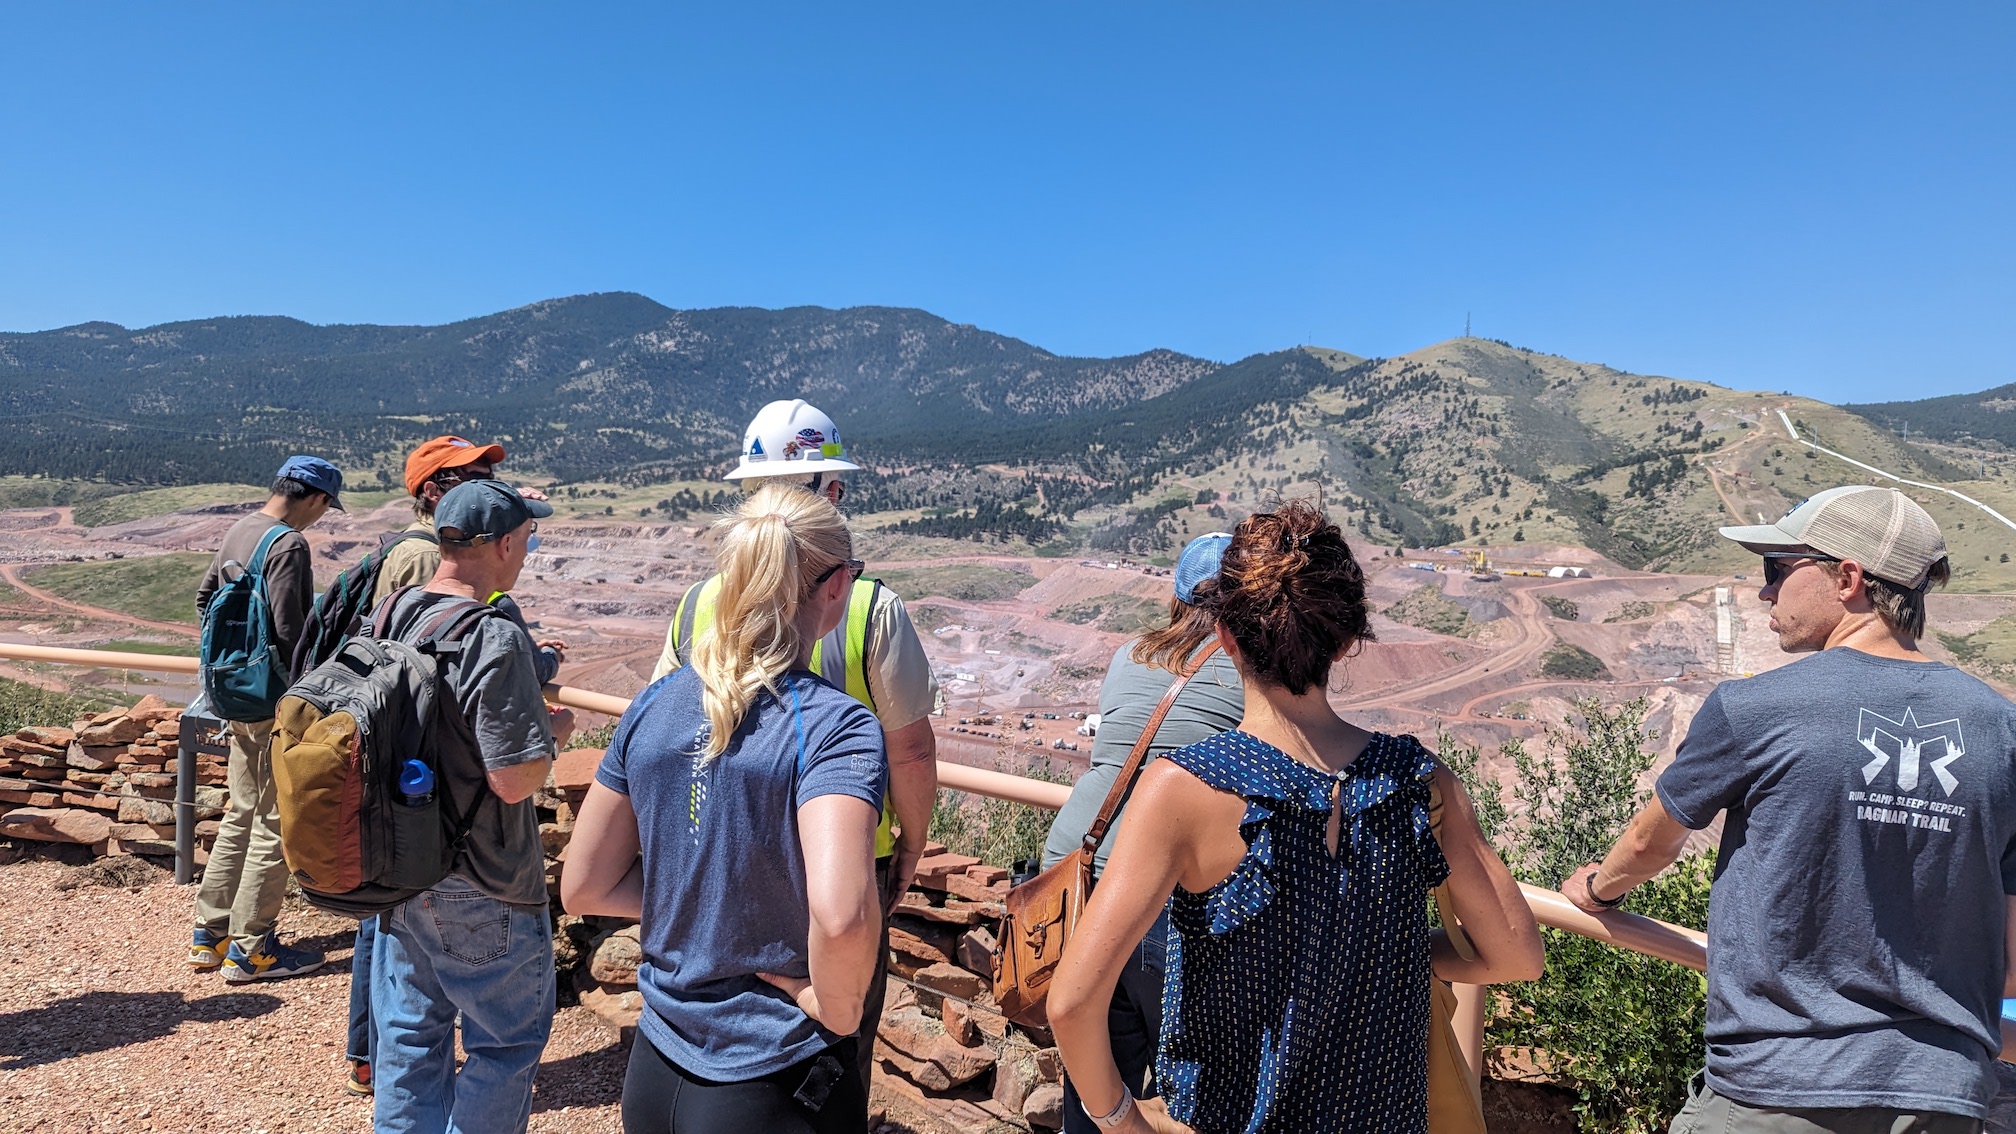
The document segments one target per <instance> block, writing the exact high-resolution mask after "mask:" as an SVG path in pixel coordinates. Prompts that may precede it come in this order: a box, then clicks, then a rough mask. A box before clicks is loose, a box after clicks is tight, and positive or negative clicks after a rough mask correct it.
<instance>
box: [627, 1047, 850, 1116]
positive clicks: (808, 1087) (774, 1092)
mask: <svg viewBox="0 0 2016 1134" xmlns="http://www.w3.org/2000/svg"><path fill="white" fill-rule="evenodd" d="M854 1051H855V1040H854V1038H853V1037H851V1036H850V1037H848V1038H847V1039H843V1040H841V1041H840V1042H839V1043H836V1044H834V1045H833V1046H832V1047H829V1048H827V1049H826V1050H825V1051H823V1052H821V1053H819V1054H818V1055H815V1056H812V1057H811V1058H809V1059H804V1060H801V1061H799V1062H797V1063H794V1064H792V1065H791V1066H789V1067H786V1068H784V1069H783V1070H782V1071H772V1072H771V1073H769V1074H768V1075H764V1076H761V1077H760V1078H755V1079H749V1080H746V1081H744V1082H740V1083H717V1082H715V1081H713V1080H712V1079H702V1078H700V1077H699V1076H698V1075H694V1074H691V1073H689V1072H687V1071H685V1070H684V1069H682V1068H680V1067H679V1065H678V1064H675V1063H673V1062H672V1061H671V1060H669V1059H667V1058H665V1056H664V1054H663V1053H661V1052H660V1051H659V1050H658V1049H657V1048H656V1047H653V1046H652V1044H651V1041H650V1040H649V1039H647V1038H645V1036H644V1033H642V1032H638V1033H637V1038H636V1039H635V1040H634V1041H632V1043H631V1045H630V1068H629V1070H628V1071H626V1072H625V1073H624V1076H623V1132H624V1134H715V1132H717V1131H718V1132H721V1134H741V1132H743V1131H751V1130H761V1131H763V1132H764V1134H861V1131H863V1130H865V1129H867V1127H868V1093H867V1091H865V1090H864V1089H863V1088H862V1086H861V1079H860V1077H859V1075H858V1074H856V1072H855V1056H854ZM822 1083H823V1084H826V1094H825V1101H824V1104H823V1105H821V1106H819V1107H818V1108H817V1109H814V1108H813V1107H811V1106H808V1105H807V1104H806V1103H805V1102H801V1101H800V1100H799V1097H798V1096H800V1095H804V1094H810V1095H813V1096H817V1095H818V1094H819V1093H820V1091H819V1086H820V1084H822Z"/></svg>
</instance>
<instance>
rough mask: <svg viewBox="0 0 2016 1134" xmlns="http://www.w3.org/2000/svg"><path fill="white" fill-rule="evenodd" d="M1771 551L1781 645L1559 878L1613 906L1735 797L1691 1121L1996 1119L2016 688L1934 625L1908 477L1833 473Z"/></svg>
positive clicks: (1766, 545)
mask: <svg viewBox="0 0 2016 1134" xmlns="http://www.w3.org/2000/svg"><path fill="white" fill-rule="evenodd" d="M1722 534H1723V536H1725V537H1727V538H1728V539H1731V540H1734V541H1735V542H1736V543H1738V544H1741V545H1742V546H1743V547H1745V548H1747V549H1749V550H1750V551H1754V552H1756V553H1757V554H1759V555H1761V556H1763V559H1764V566H1763V576H1764V587H1763V589H1762V590H1760V591H1759V592H1758V597H1759V598H1761V599H1763V600H1764V602H1765V603H1766V604H1768V605H1769V606H1770V607H1771V629H1772V630H1773V631H1775V632H1776V633H1777V635H1778V644H1779V647H1780V648H1781V649H1784V650H1786V651H1787V652H1789V653H1812V654H1813V655H1814V656H1812V657H1809V658H1803V659H1801V660H1799V661H1796V662H1793V663H1792V664H1790V665H1787V666H1783V667H1781V668H1779V669H1775V670H1772V671H1770V672H1768V673H1764V674H1760V675H1758V676H1756V677H1753V678H1750V679H1748V680H1745V681H1730V682H1725V683H1723V684H1722V685H1719V686H1717V687H1716V688H1715V690H1714V692H1712V693H1710V694H1709V695H1708V699H1707V701H1706V702H1704V703H1703V704H1702V706H1701V710H1700V712H1699V713H1697V714H1696V715H1695V717H1694V720H1693V723H1692V725H1691V726H1690V727H1689V728H1688V731H1687V736H1686V739H1685V740H1683V741H1682V742H1681V744H1680V751H1679V754H1678V755H1677V756H1676V757H1675V759H1674V761H1673V763H1672V765H1671V766H1670V767H1668V768H1667V769H1666V770H1665V771H1664V772H1663V773H1662V774H1661V775H1660V777H1659V781H1658V784H1657V789H1656V797H1655V798H1654V799H1653V800H1651V801H1650V802H1649V803H1647V804H1646V806H1645V809H1644V810H1643V811H1640V812H1639V813H1638V815H1637V816H1636V817H1635V818H1634V819H1632V821H1631V824H1630V826H1629V827H1628V828H1626V830H1625V831H1624V834H1623V836H1622V837H1621V838H1620V839H1619V840H1618V841H1617V845H1616V846H1615V847H1613V848H1612V849H1611V851H1610V853H1609V854H1608V855H1607V856H1605V858H1604V859H1603V861H1602V862H1601V863H1591V864H1590V865H1588V866H1584V867H1583V868H1581V869H1580V870H1577V871H1576V872H1575V873H1574V874H1573V875H1571V876H1569V878H1568V880H1567V881H1566V882H1564V883H1563V884H1562V889H1563V890H1564V891H1565V892H1566V893H1567V895H1568V897H1569V898H1570V899H1571V900H1573V901H1574V902H1575V904H1576V905H1578V906H1581V907H1582V908H1583V909H1585V910H1588V911H1589V912H1591V913H1597V914H1600V913H1602V912H1603V911H1605V910H1607V909H1611V908H1614V907H1615V906H1617V905H1619V904H1620V903H1622V902H1623V900H1624V898H1625V896H1626V895H1627V894H1628V893H1630V890H1631V888H1632V887H1633V886H1635V885H1637V884H1638V883H1640V882H1643V881H1645V880H1647V879H1649V878H1651V877H1653V876H1654V875H1656V874H1658V873H1659V872H1660V871H1661V870H1663V869H1665V868H1666V866H1667V865H1669V864H1670V863H1671V862H1672V861H1673V860H1674V858H1675V857H1677V856H1678V855H1679V853H1680V850H1681V848H1682V845H1683V844H1684V843H1685V842H1686V840H1687V836H1688V835H1689V833H1690V832H1692V831H1698V830H1700V829H1702V828H1704V827H1706V826H1708V824H1709V823H1710V822H1712V821H1713V820H1714V819H1715V818H1716V816H1717V815H1721V816H1723V826H1722V842H1721V850H1720V857H1719V858H1718V860H1717V862H1716V866H1715V883H1714V889H1713V890H1712V891H1711V894H1710V901H1709V907H1708V1023H1707V1040H1708V1058H1707V1067H1706V1069H1705V1070H1704V1071H1703V1072H1702V1073H1701V1074H1700V1075H1697V1076H1695V1078H1694V1081H1693V1083H1692V1084H1691V1085H1690V1089H1689V1091H1688V1100H1687V1106H1686V1108H1685V1109H1684V1110H1682V1111H1681V1112H1680V1115H1679V1116H1678V1117H1677V1118H1676V1119H1675V1120H1674V1123H1673V1127H1672V1129H1673V1132H1674V1134H1694V1132H1697V1131H1701V1132H1705V1131H1709V1130H1714V1131H1730V1132H1738V1131H1741V1132H1759V1134H1766V1132H1768V1134H1779V1132H1791V1131H1802V1132H1804V1131H1837V1132H1849V1131H1856V1132H1859V1131H1871V1132H1875V1131H1882V1132H1884V1134H1892V1132H1903V1131H1924V1132H1927V1134H1947V1132H1954V1134H1959V1132H1967V1134H1973V1132H1978V1131H1980V1130H1981V1128H1982V1119H1983V1118H1984V1117H1985V1116H1986V1114H1987V1112H1988V1104H1989V1100H1990V1099H1991V1097H1992V1096H1993V1094H1994V1090H1995V1070H1994V1068H1995V1059H1996V1053H1997V1052H1998V1051H1999V1050H2000V1048H2001V1039H2000V1035H1999V1031H1998V1022H1999V1017H2000V1015H2001V998H2002V997H2003V996H2005V995H2016V984H2012V983H2011V982H2010V975H2011V973H2016V965H2012V964H2011V954H2010V950H2011V942H2012V940H2016V935H2012V933H2011V929H2012V926H2016V899H2012V898H2011V896H2010V895H2011V894H2012V893H2016V760H2012V755H2016V707H2012V706H2011V705H2010V703H2009V702H2008V701H2007V700H2006V699H2004V698H2003V697H2001V696H2000V695H1998V694H1996V693H1995V691H1994V690H1992V689H1990V688H1989V687H1988V686H1986V685H1983V684H1982V683H1981V682H1979V681H1976V680H1975V679H1974V678H1972V677H1969V676H1967V675H1966V674H1964V673H1961V672H1960V671H1959V670H1957V669H1954V668H1953V667H1952V666H1949V665H1945V664H1942V663H1940V662H1935V661H1933V660H1931V659H1930V658H1928V657H1926V656H1925V655H1924V653H1922V652H1921V651H1920V650H1919V649H1918V638H1919V637H1920V636H1921V635H1922V634H1923V633H1924V632H1925V593H1926V591H1928V590H1929V589H1930V588H1931V587H1932V586H1933V585H1934V584H1942V585H1943V584H1944V583H1945V582H1946V579H1947V575H1948V568H1947V563H1946V540H1945V538H1944V537H1943V536H1942V535H1941V534H1940V532H1939V525H1938V524H1937V523H1936V522H1934V521H1933V519H1932V517H1931V516H1929V515H1927V514H1926V513H1925V510H1924V509H1923V508H1920V507H1919V506H1918V505H1917V504H1916V503H1914V502H1913V501H1912V500H1911V499H1910V498H1909V497H1907V496H1905V495H1904V494H1903V493H1901V492H1898V491H1897V490H1895V489H1891V488H1873V487H1868V486H1861V485H1852V486H1847V487H1842V488H1830V489H1828V490H1827V491H1825V492H1822V493H1820V494H1819V495H1818V496H1815V497H1813V498H1812V499H1810V500H1807V501H1805V502H1803V503H1801V504H1800V505H1799V506H1798V507H1796V508H1794V509H1792V511H1791V512H1790V513H1789V514H1788V515H1786V517H1785V518H1784V519H1782V520H1780V521H1778V522H1777V523H1775V524H1761V525H1756V526H1751V527H1734V528H1723V529H1722Z"/></svg>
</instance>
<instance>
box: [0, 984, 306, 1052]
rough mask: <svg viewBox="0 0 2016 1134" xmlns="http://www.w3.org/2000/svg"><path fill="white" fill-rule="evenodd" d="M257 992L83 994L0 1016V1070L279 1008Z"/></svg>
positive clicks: (277, 1002)
mask: <svg viewBox="0 0 2016 1134" xmlns="http://www.w3.org/2000/svg"><path fill="white" fill-rule="evenodd" d="M280 1003H281V1002H280V998H279V997H277V996H268V995H266V994H265V993H260V992H229V993H223V994H221V995H217V996H206V997H204V998H202V999H201V1000H189V999H186V998H185V997H184V996H183V995H182V994H181V993H179V992H87V993H84V994H83V995H81V996H71V997H66V998H65V999H62V1000H57V1001H52V1002H50V1003H48V1004H44V1005H43V1006H42V1007H40V1008H30V1009H27V1010H26V1011H22V1012H8V1013H5V1014H0V1071H19V1070H21V1069H22V1068H25V1067H38V1066H41V1065H42V1064H45V1063H54V1062H56V1061H58V1060H61V1059H68V1058H70V1057H71V1056H73V1055H85V1054H89V1053H92V1052H99V1051H110V1050H112V1049H113V1048H116V1047H125V1046H126V1045H128V1044H135V1043H146V1042H147V1041H149V1040H155V1039H160V1038H161V1037H163V1036H166V1035H169V1034H171V1033H173V1032H174V1031H175V1029H177V1028H179V1027H181V1026H182V1025H183V1024H184V1023H187V1022H189V1021H191V1020H201V1021H206V1022H214V1021H219V1020H249V1019H252V1018H253V1017H255V1016H264V1015H265V1014H266V1013H268V1012H271V1011H273V1010H274V1009H275V1008H278V1007H280Z"/></svg>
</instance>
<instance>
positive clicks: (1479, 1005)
mask: <svg viewBox="0 0 2016 1134" xmlns="http://www.w3.org/2000/svg"><path fill="white" fill-rule="evenodd" d="M0 658H11V659H14V660H18V661H38V662H50V663H55V664H58V665H84V666H97V667H101V668H106V669H139V670H153V671H155V672H160V673H195V672H196V659H195V658H189V657H169V656H162V655H157V654H129V653H116V652H113V651H109V650H76V649H64V648H60V647H52V646H19V645H12V644H9V643H4V642H0ZM545 694H546V699H547V700H548V701H551V702H553V703H554V704H556V705H565V706H567V707H569V708H574V709H584V710H587V711H589V712H594V713H603V714H605V715H608V716H612V717H613V716H621V715H622V714H623V711H624V710H625V709H628V708H629V707H630V701H629V699H628V698H625V697H616V696H612V695H610V694H607V693H596V692H593V691H591V690H587V689H576V688H573V687H572V686H567V685H548V686H547V687H546V689H545ZM181 751H182V752H183V753H184V755H183V757H182V758H183V761H184V767H183V769H182V775H181V780H182V787H181V789H180V790H181V792H183V793H185V794H187V793H191V792H193V790H194V781H195V769H194V767H193V764H194V759H193V754H192V750H191V749H190V748H188V747H186V746H185V747H184V748H183V749H182V750H181ZM938 785H939V786H940V787H944V788H950V789H952V790H954V791H963V792H969V793H971V794H973V795H984V796H987V797H989V798H991V799H1001V800H1007V801H1009V802H1011V803H1025V804H1028V805H1030V806H1032V807H1041V808H1045V809H1047V810H1050V811H1055V810H1057V809H1058V808H1060V807H1062V806H1064V801H1065V800H1066V799H1067V798H1069V797H1070V795H1071V789H1070V788H1069V787H1067V786H1066V785H1064V784H1053V783H1047V782H1045V781H1042V780H1032V779H1028V778H1025V777H1023V776H1012V775H1009V774H1008V773H1006V772H995V771H990V770H988V769H986V768H973V767H968V766H967V765H964V764H949V763H946V762H945V761H942V760H941V761H939V762H938ZM191 802H192V803H193V800H192V801H191ZM188 814H189V808H188V807H177V808H176V815H177V816H178V823H181V822H187V816H188ZM181 843H182V840H181V839H180V838H179V832H178V838H177V850H178V852H179V851H180V850H181V849H182V847H181ZM179 857H180V856H179V854H178V858H179ZM177 865H178V871H177V874H178V879H179V880H182V881H187V880H188V876H187V874H186V873H185V869H186V868H184V867H183V864H181V863H180V862H178V864H177ZM1519 889H1520V891H1521V892H1522V893H1523V894H1524V895H1525V897H1526V904H1527V905H1528V906H1529V907H1531V908H1532V910H1533V917H1534V920H1536V921H1538V922H1539V923H1540V924H1541V925H1546V926H1552V927H1553V928H1555V929H1559V930H1562V931H1564V932H1568V933H1575V934H1580V935H1581V936H1583V937H1588V938H1591V939H1593V940H1596V941H1601V942H1604V943H1606V944H1609V945H1615V946H1616V947H1618V948H1619V949H1628V950H1630V951H1631V952H1633V953H1641V954H1643V955H1645V956H1647V957H1657V958H1659V959H1660V960H1662V961H1671V962H1673V963H1674V964H1676V965H1685V966H1687V967H1688V968H1690V969H1693V970H1695V971H1696V972H1705V971H1707V968H1708V939H1707V936H1706V935H1705V934H1703V933H1701V932H1700V931H1699V930H1694V929H1688V928H1686V927H1684V926H1678V925H1669V924H1667V923H1666V922H1663V921H1659V920H1656V919H1654V918H1649V917H1642V916H1640V915H1638V914H1631V913H1625V912H1623V911H1622V910H1612V911H1610V912H1608V913H1603V914H1591V913H1586V912H1584V911H1583V910H1581V909H1579V908H1577V907H1576V906H1575V904H1574V903H1572V902H1570V901H1569V900H1568V899H1567V898H1565V897H1563V896H1562V895H1561V894H1559V893H1557V892H1556V891H1553V890H1545V889H1541V888H1540V887H1538V886H1528V885H1525V884H1523V883H1522V884H1521V885H1520V887H1519ZM1456 999H1457V1016H1456V1021H1455V1023H1456V1038H1457V1040H1458V1042H1459V1043H1460V1044H1461V1046H1462V1048H1463V1055H1464V1058H1465V1059H1466V1060H1467V1061H1468V1063H1469V1070H1470V1074H1471V1075H1472V1076H1473V1077H1474V1076H1476V1075H1478V1074H1479V1073H1480V1072H1481V1071H1482V1069H1483V1049H1484V1013H1485V999H1486V998H1485V996H1484V990H1483V988H1481V987H1479V986H1477V985H1457V986H1456ZM2002 1056H2003V1058H2005V1059H2016V1025H2012V1024H2011V1023H2010V1022H2009V1021H2007V1020H2005V1021H2003V1023H2002Z"/></svg>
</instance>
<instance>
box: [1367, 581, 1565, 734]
mask: <svg viewBox="0 0 2016 1134" xmlns="http://www.w3.org/2000/svg"><path fill="white" fill-rule="evenodd" d="M1567 585H1568V583H1567V582H1566V581H1563V582H1560V583H1543V584H1541V585H1539V586H1531V587H1527V586H1519V587H1512V586H1508V587H1507V588H1506V590H1505V599H1506V605H1507V606H1508V607H1509V608H1510V610H1511V613H1510V616H1509V618H1507V619H1501V620H1500V621H1499V623H1498V624H1499V625H1505V626H1509V627H1510V628H1511V629H1512V630H1513V631H1514V633H1516V634H1517V635H1518V636H1517V637H1516V638H1514V639H1513V640H1512V641H1509V642H1501V643H1498V646H1497V650H1496V651H1495V652H1493V653H1491V654H1487V655H1485V656H1484V657H1480V658H1477V659H1476V660H1474V661H1470V662H1466V663H1464V664H1462V665H1459V666H1457V667H1456V668H1454V669H1452V670H1449V671H1448V672H1446V673H1444V674H1442V675H1441V676H1440V677H1436V678H1434V679H1432V680H1430V681H1426V682H1422V683H1420V684H1418V685H1408V686H1405V687H1403V688H1400V689H1396V690H1393V691H1392V692H1390V693H1387V694H1385V695H1383V696H1378V697H1374V698H1372V699H1371V700H1368V701H1356V702H1352V703H1351V704H1350V705H1349V707H1350V708H1353V709H1403V708H1412V707H1416V706H1418V705H1419V703H1420V702H1421V700H1422V698H1424V697H1427V696H1430V695H1432V694H1436V693H1448V692H1451V691H1453V690H1457V689H1461V688H1462V687H1463V686H1465V685H1468V684H1470V683H1471V682H1473V681H1478V680H1480V679H1482V678H1483V677H1484V675H1485V674H1487V673H1490V672H1492V671H1494V670H1495V671H1496V672H1499V673H1504V672H1506V671H1508V670H1516V669H1518V668H1519V667H1520V666H1523V665H1525V664H1526V663H1527V662H1529V661H1532V660H1533V659H1534V658H1536V657H1538V656H1540V654H1541V653H1542V652H1543V651H1544V650H1546V649H1547V647H1549V646H1551V645H1553V644H1554V641H1555V639H1554V633H1553V631H1551V630H1549V629H1548V628H1547V620H1549V619H1551V618H1553V617H1554V615H1553V612H1552V611H1548V610H1545V609H1544V608H1542V607H1541V605H1540V600H1539V597H1538V596H1539V595H1540V594H1541V592H1543V591H1553V590H1558V589H1560V588H1561V587H1564V586H1567ZM1471 703H1472V704H1475V703H1476V702H1474V701H1473V702H1471Z"/></svg>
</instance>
